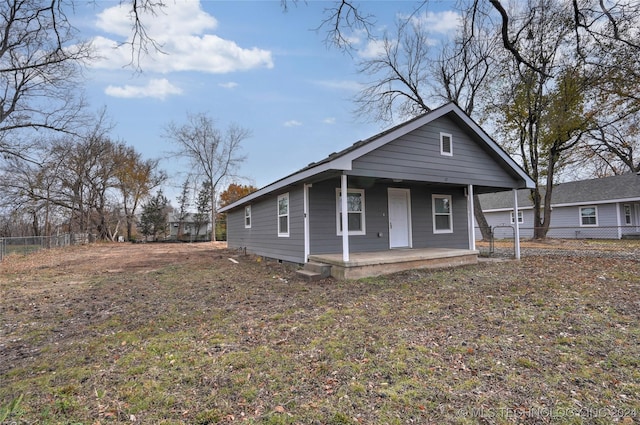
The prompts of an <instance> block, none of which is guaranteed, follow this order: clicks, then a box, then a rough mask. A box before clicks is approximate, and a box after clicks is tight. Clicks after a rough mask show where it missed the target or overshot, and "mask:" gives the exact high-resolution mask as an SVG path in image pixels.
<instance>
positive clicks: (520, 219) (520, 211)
mask: <svg viewBox="0 0 640 425" xmlns="http://www.w3.org/2000/svg"><path fill="white" fill-rule="evenodd" d="M522 223H524V216H523V215H522V210H518V224H522ZM511 224H513V211H511Z"/></svg>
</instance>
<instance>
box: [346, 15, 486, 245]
mask: <svg viewBox="0 0 640 425" xmlns="http://www.w3.org/2000/svg"><path fill="white" fill-rule="evenodd" d="M483 22H484V21H483V20H482V19H480V17H478V16H474V15H473V13H472V11H471V10H467V11H466V14H464V15H463V19H462V22H461V24H462V25H461V31H460V32H459V33H458V34H457V36H456V37H455V38H454V39H452V40H451V41H449V42H448V43H446V44H445V46H444V47H443V49H442V50H441V51H440V53H437V52H433V51H432V50H434V48H433V47H431V48H430V46H433V43H432V41H431V40H432V35H431V34H430V33H429V32H428V30H427V29H426V28H425V27H424V25H423V24H421V21H420V19H419V17H417V16H411V17H409V18H408V19H407V20H402V21H400V20H399V21H397V24H396V33H395V35H394V37H389V36H388V34H385V36H384V37H383V39H382V46H383V49H382V50H383V52H382V54H381V55H380V56H377V57H373V58H369V59H366V60H363V61H362V62H361V63H360V72H361V73H363V74H365V75H367V76H369V77H371V81H369V82H368V83H367V84H366V85H365V88H364V89H363V90H362V91H361V92H360V93H359V95H358V97H357V98H356V102H357V104H358V106H359V108H358V113H359V114H360V115H367V116H372V117H374V118H375V119H376V120H384V121H391V122H392V121H393V119H394V116H395V115H401V116H402V117H407V116H410V117H412V116H415V115H418V114H420V113H423V112H427V111H429V110H430V109H431V108H430V106H429V104H428V102H433V101H436V100H438V99H443V100H445V101H447V102H454V103H456V104H457V105H459V106H460V107H461V108H462V109H464V110H465V112H466V113H467V114H469V115H470V116H471V115H472V114H473V113H474V107H475V105H476V104H477V103H478V102H479V101H480V100H482V96H483V95H484V93H485V90H486V88H487V87H488V84H487V82H488V80H490V77H492V76H495V75H496V73H497V70H498V68H497V66H496V61H495V60H493V59H492V58H493V55H494V53H495V50H496V45H497V42H496V38H495V37H493V38H491V37H488V36H487V34H486V33H488V32H490V29H488V28H487V25H485V24H484V23H483ZM485 97H486V95H485ZM474 202H475V205H476V208H475V211H474V215H475V218H476V222H477V223H478V226H479V227H480V229H481V232H482V235H483V238H489V237H490V232H489V226H488V224H487V221H486V219H485V217H484V213H483V212H482V207H481V203H480V199H479V197H478V196H477V194H476V195H475V196H474Z"/></svg>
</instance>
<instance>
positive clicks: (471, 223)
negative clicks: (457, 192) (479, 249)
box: [467, 184, 476, 251]
mask: <svg viewBox="0 0 640 425" xmlns="http://www.w3.org/2000/svg"><path fill="white" fill-rule="evenodd" d="M474 210H475V205H474V204H473V185H472V184H470V185H468V186H467V218H468V220H467V221H468V227H469V231H468V233H469V249H470V250H472V251H475V250H476V234H475V233H476V231H475V219H474Z"/></svg>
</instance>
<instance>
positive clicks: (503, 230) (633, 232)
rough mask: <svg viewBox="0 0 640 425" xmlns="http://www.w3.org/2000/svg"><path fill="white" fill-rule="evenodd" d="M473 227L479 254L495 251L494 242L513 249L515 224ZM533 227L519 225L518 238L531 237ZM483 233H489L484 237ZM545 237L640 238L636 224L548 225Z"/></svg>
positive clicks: (571, 238) (584, 238) (561, 238)
mask: <svg viewBox="0 0 640 425" xmlns="http://www.w3.org/2000/svg"><path fill="white" fill-rule="evenodd" d="M482 230H484V232H482V231H481V229H480V228H479V227H476V228H475V235H476V241H477V243H476V244H477V249H478V250H479V251H480V254H481V255H491V254H493V253H494V252H495V249H496V242H497V241H498V242H499V243H500V245H502V246H503V248H504V245H505V243H506V244H507V245H508V246H509V247H512V248H513V249H514V250H515V244H514V243H513V241H514V239H515V226H514V225H500V226H491V227H488V228H484V229H482ZM535 230H536V229H535V228H534V227H524V226H520V227H519V232H520V240H521V241H526V240H530V239H533V236H534V234H535ZM483 234H485V235H489V237H488V238H487V237H484V238H483V236H482V235H483ZM546 238H547V239H548V240H554V239H558V240H564V241H571V240H574V241H580V240H591V239H593V240H640V227H636V226H597V227H596V226H593V227H589V226H583V227H576V226H573V227H570V226H567V227H550V228H549V230H548V232H547V235H546Z"/></svg>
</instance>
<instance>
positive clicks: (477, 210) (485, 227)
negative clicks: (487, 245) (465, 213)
mask: <svg viewBox="0 0 640 425" xmlns="http://www.w3.org/2000/svg"><path fill="white" fill-rule="evenodd" d="M473 216H474V217H475V219H476V223H477V224H478V227H480V233H481V234H482V240H483V241H488V240H491V228H490V227H489V223H487V218H486V217H485V216H484V212H483V211H482V205H481V204H480V197H479V196H478V194H477V193H474V194H473Z"/></svg>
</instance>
